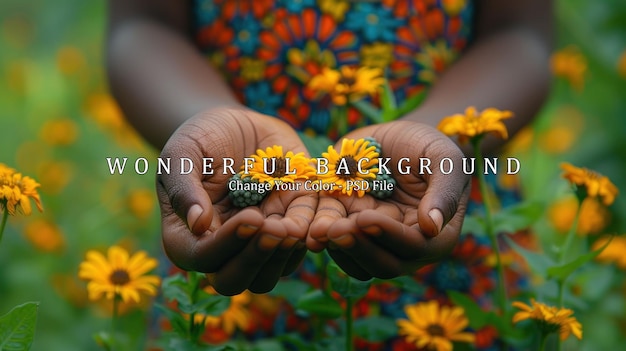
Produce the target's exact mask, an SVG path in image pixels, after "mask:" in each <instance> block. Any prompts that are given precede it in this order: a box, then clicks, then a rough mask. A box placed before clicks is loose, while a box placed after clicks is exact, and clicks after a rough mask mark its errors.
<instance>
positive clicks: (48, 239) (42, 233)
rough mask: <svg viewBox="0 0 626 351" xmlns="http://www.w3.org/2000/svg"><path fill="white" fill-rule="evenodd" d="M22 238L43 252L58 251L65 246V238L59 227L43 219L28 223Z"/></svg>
mask: <svg viewBox="0 0 626 351" xmlns="http://www.w3.org/2000/svg"><path fill="white" fill-rule="evenodd" d="M24 236H25V237H26V239H28V241H30V242H31V243H32V244H33V245H34V246H35V247H36V248H37V249H39V250H41V251H45V252H53V251H58V250H59V249H61V248H62V247H63V245H65V238H64V237H63V233H61V230H60V229H59V227H58V226H57V225H56V224H55V223H53V222H50V221H47V220H44V219H37V220H34V221H32V222H30V223H28V224H27V225H26V227H25V228H24Z"/></svg>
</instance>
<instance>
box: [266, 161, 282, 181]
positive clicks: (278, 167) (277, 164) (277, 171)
mask: <svg viewBox="0 0 626 351" xmlns="http://www.w3.org/2000/svg"><path fill="white" fill-rule="evenodd" d="M266 162H268V165H267V166H266V167H267V169H268V170H271V171H272V172H269V173H267V175H269V176H272V177H273V178H281V177H284V176H285V175H286V174H287V173H286V171H287V161H286V160H285V158H284V157H272V158H271V159H268V160H266Z"/></svg>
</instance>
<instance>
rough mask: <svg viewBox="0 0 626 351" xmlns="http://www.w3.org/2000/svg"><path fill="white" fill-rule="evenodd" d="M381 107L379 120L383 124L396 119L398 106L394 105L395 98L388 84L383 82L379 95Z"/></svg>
mask: <svg viewBox="0 0 626 351" xmlns="http://www.w3.org/2000/svg"><path fill="white" fill-rule="evenodd" d="M380 105H381V110H382V111H381V118H382V120H383V121H384V122H389V121H392V120H394V119H396V118H397V114H398V105H397V103H396V96H395V95H394V93H393V90H392V89H391V86H390V85H389V82H387V81H385V84H383V91H382V94H380Z"/></svg>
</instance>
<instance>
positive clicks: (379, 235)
mask: <svg viewBox="0 0 626 351" xmlns="http://www.w3.org/2000/svg"><path fill="white" fill-rule="evenodd" d="M355 223H356V225H357V227H358V228H359V230H360V231H361V232H363V233H367V234H368V235H369V236H370V237H371V239H372V240H374V241H376V242H377V243H378V244H379V245H382V246H383V247H385V248H386V249H387V250H389V251H390V252H393V253H394V254H396V255H398V256H400V257H402V258H405V259H412V258H415V257H416V255H417V254H419V253H421V252H422V251H423V250H424V246H425V244H426V240H425V238H424V236H423V235H422V233H421V232H420V231H419V229H418V226H409V225H406V224H405V223H402V222H400V221H398V220H396V219H394V218H392V217H390V216H387V215H385V214H384V213H381V212H379V211H376V210H365V211H363V212H361V213H359V214H358V215H357V216H356V218H355Z"/></svg>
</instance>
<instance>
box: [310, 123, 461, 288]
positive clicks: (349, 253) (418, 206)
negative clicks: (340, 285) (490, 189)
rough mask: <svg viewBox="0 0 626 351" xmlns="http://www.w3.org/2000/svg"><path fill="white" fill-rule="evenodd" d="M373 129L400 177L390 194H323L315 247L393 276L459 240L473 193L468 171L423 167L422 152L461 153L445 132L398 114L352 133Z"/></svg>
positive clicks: (356, 270)
mask: <svg viewBox="0 0 626 351" xmlns="http://www.w3.org/2000/svg"><path fill="white" fill-rule="evenodd" d="M367 136H373V137H374V138H376V140H377V141H378V142H379V143H380V145H381V149H382V150H383V156H382V157H385V158H387V157H389V158H391V161H389V164H388V168H389V170H390V171H391V172H392V176H393V178H394V179H395V180H396V182H397V184H396V186H395V188H394V191H393V194H392V196H391V197H390V198H389V199H385V200H378V199H375V198H374V197H372V196H370V195H365V196H363V197H357V196H356V195H353V196H345V195H344V196H340V195H339V196H337V195H334V194H332V193H331V194H324V193H322V194H321V195H320V200H319V205H318V209H317V213H316V215H315V219H314V221H313V223H312V224H311V227H310V230H309V239H308V246H309V248H311V249H312V250H320V249H322V248H324V247H327V248H328V252H329V254H330V255H331V256H332V258H333V259H334V260H335V262H337V264H338V265H339V266H340V267H341V268H343V270H344V271H346V272H347V273H348V274H350V275H351V276H353V277H355V278H358V279H361V280H367V279H370V278H372V277H377V278H393V277H397V276H399V275H402V274H407V273H410V272H413V271H415V269H417V268H419V267H421V266H423V265H426V264H429V263H433V262H436V261H438V260H440V259H441V257H442V256H443V255H445V254H446V253H448V252H449V251H450V250H451V249H452V248H453V247H454V245H455V243H456V241H457V238H458V235H459V233H460V231H461V226H462V224H463V216H464V214H465V209H466V206H467V200H468V197H469V179H470V178H469V176H468V175H465V174H463V173H462V172H453V173H451V174H448V175H445V174H442V173H441V172H440V170H439V167H438V166H434V167H430V169H431V170H432V172H433V174H428V173H427V172H426V171H425V172H423V173H425V174H419V172H420V167H419V166H418V163H417V159H418V157H413V158H412V157H410V156H415V155H428V158H429V159H430V160H431V162H432V164H433V165H439V162H440V160H441V159H442V158H445V157H449V158H450V159H452V160H453V162H454V163H455V164H457V165H459V164H461V159H462V157H463V154H462V152H461V151H460V150H459V148H458V147H457V146H456V145H455V144H454V143H453V142H452V141H451V140H450V139H448V138H446V137H445V136H443V135H442V134H441V133H439V132H437V131H436V130H435V129H433V128H431V127H428V126H426V125H422V124H418V123H414V122H408V121H398V122H391V123H386V124H381V125H376V126H369V127H365V128H361V129H359V130H357V131H354V132H352V133H350V134H348V135H347V136H346V137H347V138H352V139H358V138H364V137H367ZM403 157H408V158H409V159H410V160H411V161H410V162H409V164H410V165H411V172H410V173H409V174H406V175H403V174H400V173H399V172H398V169H397V168H398V167H397V164H398V160H400V159H401V158H403Z"/></svg>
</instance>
